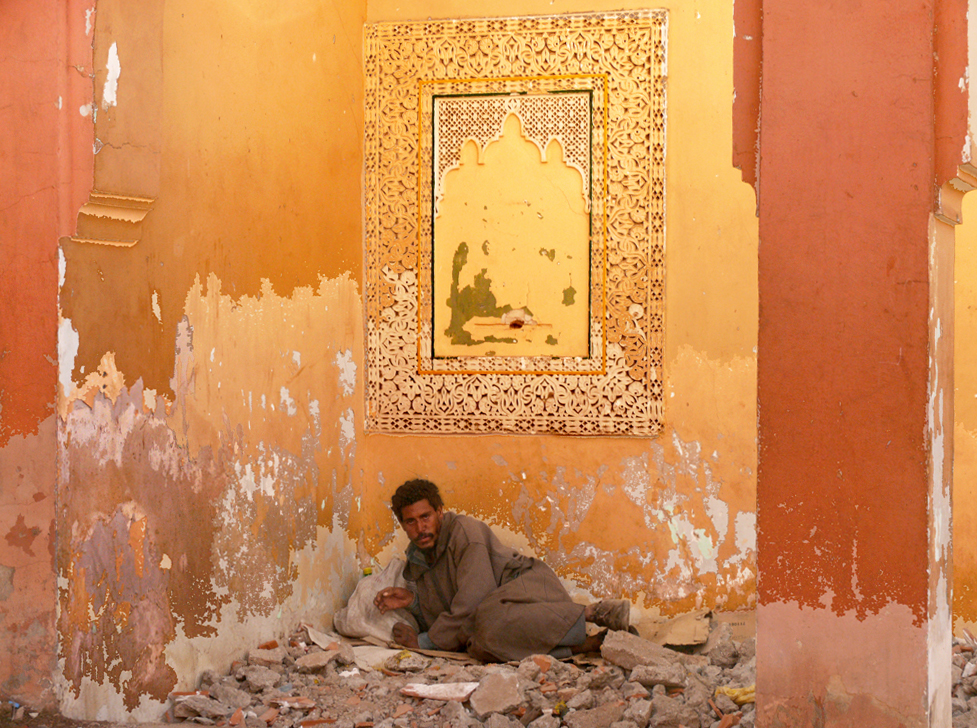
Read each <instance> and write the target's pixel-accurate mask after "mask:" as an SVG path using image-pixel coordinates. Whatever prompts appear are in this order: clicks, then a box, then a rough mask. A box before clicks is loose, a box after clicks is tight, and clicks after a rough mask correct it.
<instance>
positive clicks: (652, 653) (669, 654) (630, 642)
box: [600, 632, 681, 670]
mask: <svg viewBox="0 0 977 728" xmlns="http://www.w3.org/2000/svg"><path fill="white" fill-rule="evenodd" d="M600 654H601V657H603V658H604V659H605V660H607V661H608V662H610V663H613V664H615V665H617V666H619V667H623V668H624V669H625V670H633V669H634V668H636V667H637V666H638V665H667V664H672V663H676V662H681V657H680V656H679V653H677V652H675V651H674V650H670V649H668V648H667V647H662V646H661V645H658V644H655V643H654V642H650V641H648V640H646V639H642V638H641V637H638V636H637V635H633V634H631V633H630V632H608V633H607V636H606V637H605V638H604V644H602V645H601V648H600Z"/></svg>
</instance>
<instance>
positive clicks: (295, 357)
mask: <svg viewBox="0 0 977 728" xmlns="http://www.w3.org/2000/svg"><path fill="white" fill-rule="evenodd" d="M292 361H293V362H295V366H297V367H300V366H302V353H301V352H299V351H293V352H292Z"/></svg>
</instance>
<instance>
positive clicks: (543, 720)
mask: <svg viewBox="0 0 977 728" xmlns="http://www.w3.org/2000/svg"><path fill="white" fill-rule="evenodd" d="M529 728H560V719H559V718H557V717H556V716H555V715H541V716H540V717H539V718H537V719H536V720H534V721H533V722H532V723H530V724H529Z"/></svg>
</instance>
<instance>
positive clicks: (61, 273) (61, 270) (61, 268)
mask: <svg viewBox="0 0 977 728" xmlns="http://www.w3.org/2000/svg"><path fill="white" fill-rule="evenodd" d="M67 272H68V261H66V260H65V257H64V250H62V249H61V246H58V288H64V277H65V274H66V273H67Z"/></svg>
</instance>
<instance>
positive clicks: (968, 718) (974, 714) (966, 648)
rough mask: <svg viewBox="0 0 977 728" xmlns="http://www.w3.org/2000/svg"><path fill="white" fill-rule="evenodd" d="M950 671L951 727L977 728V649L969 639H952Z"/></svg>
mask: <svg viewBox="0 0 977 728" xmlns="http://www.w3.org/2000/svg"><path fill="white" fill-rule="evenodd" d="M968 637H969V635H968ZM951 673H952V676H953V692H952V695H951V708H952V710H953V728H977V649H975V645H974V643H973V642H972V641H971V640H970V639H963V640H960V639H954V640H953V663H952V666H951Z"/></svg>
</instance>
